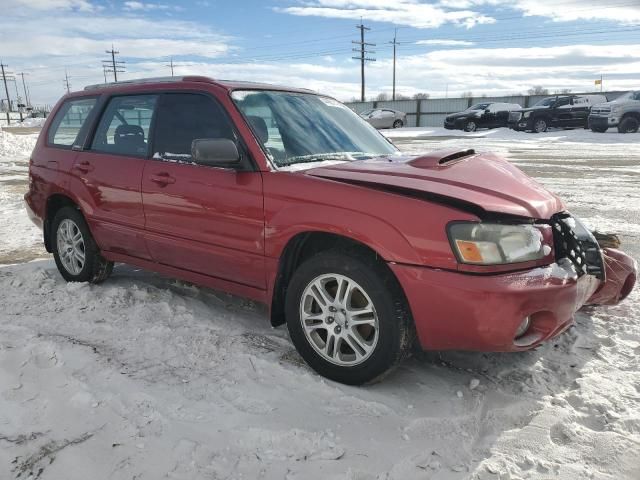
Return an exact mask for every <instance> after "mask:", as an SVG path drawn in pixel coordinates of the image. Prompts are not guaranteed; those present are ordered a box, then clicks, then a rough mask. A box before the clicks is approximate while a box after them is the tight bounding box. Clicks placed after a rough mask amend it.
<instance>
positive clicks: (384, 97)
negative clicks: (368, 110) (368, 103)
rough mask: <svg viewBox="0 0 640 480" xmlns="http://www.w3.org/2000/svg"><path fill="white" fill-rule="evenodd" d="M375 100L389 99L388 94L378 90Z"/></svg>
mask: <svg viewBox="0 0 640 480" xmlns="http://www.w3.org/2000/svg"><path fill="white" fill-rule="evenodd" d="M376 100H377V101H378V102H384V101H385V100H389V95H387V94H386V93H385V92H380V93H379V94H378V96H377V97H376Z"/></svg>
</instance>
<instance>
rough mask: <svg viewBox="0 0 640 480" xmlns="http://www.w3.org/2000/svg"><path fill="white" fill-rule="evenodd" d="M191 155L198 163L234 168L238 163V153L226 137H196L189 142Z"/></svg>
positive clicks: (231, 141)
mask: <svg viewBox="0 0 640 480" xmlns="http://www.w3.org/2000/svg"><path fill="white" fill-rule="evenodd" d="M191 156H192V158H193V160H194V161H195V162H196V163H197V164H198V165H207V166H210V167H220V168H234V167H236V166H238V165H240V153H239V152H238V147H237V146H236V144H235V142H234V141H233V140H229V139H228V138H196V139H195V140H193V142H191Z"/></svg>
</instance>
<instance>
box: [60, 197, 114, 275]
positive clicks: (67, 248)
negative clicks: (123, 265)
mask: <svg viewBox="0 0 640 480" xmlns="http://www.w3.org/2000/svg"><path fill="white" fill-rule="evenodd" d="M50 242H51V243H50V245H51V246H52V250H53V258H54V259H55V262H56V266H57V267H58V271H59V272H60V275H62V277H63V278H64V279H65V280H66V281H67V282H90V283H100V282H103V281H104V280H106V279H107V277H109V275H111V272H112V271H113V262H109V261H108V260H106V259H105V258H104V257H103V256H102V255H101V254H100V249H99V248H98V246H97V245H96V242H95V241H94V239H93V236H92V235H91V232H90V231H89V227H88V225H87V222H86V221H85V219H84V217H83V216H82V214H81V213H80V211H79V210H78V209H76V208H73V207H64V208H61V209H60V210H58V212H57V213H56V215H55V217H53V222H52V228H51V239H50Z"/></svg>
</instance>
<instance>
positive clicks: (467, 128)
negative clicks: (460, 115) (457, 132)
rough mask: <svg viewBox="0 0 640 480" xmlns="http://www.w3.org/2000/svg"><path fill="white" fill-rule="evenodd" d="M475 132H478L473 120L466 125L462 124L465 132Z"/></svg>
mask: <svg viewBox="0 0 640 480" xmlns="http://www.w3.org/2000/svg"><path fill="white" fill-rule="evenodd" d="M476 130H478V125H477V124H476V122H474V121H473V120H469V121H468V122H467V123H465V124H464V131H465V132H475V131H476Z"/></svg>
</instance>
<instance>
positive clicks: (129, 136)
mask: <svg viewBox="0 0 640 480" xmlns="http://www.w3.org/2000/svg"><path fill="white" fill-rule="evenodd" d="M157 98H158V96H157V95H128V96H121V97H113V98H111V100H110V101H109V105H107V108H106V109H105V111H104V113H103V114H102V118H101V119H100V123H99V124H98V128H97V129H96V133H95V135H94V137H93V142H92V143H91V150H93V151H95V152H103V153H114V154H119V155H131V156H136V157H137V156H146V155H147V150H148V145H149V130H150V128H151V119H152V117H153V112H154V110H155V107H156V100H157Z"/></svg>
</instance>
